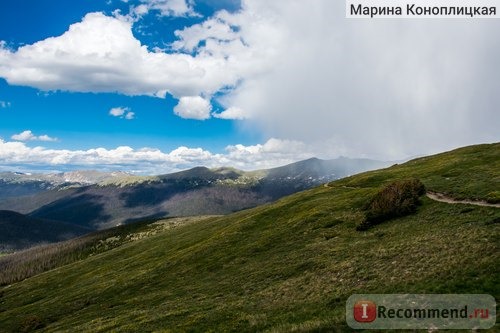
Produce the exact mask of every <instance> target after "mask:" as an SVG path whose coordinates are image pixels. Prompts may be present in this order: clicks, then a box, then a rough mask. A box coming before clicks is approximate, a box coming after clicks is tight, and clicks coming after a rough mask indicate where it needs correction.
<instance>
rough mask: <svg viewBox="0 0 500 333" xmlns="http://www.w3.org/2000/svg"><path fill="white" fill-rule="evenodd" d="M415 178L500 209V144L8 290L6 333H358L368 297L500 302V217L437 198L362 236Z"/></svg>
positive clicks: (420, 162)
mask: <svg viewBox="0 0 500 333" xmlns="http://www.w3.org/2000/svg"><path fill="white" fill-rule="evenodd" d="M410 177H415V178H418V179H420V180H421V181H422V182H423V183H424V184H425V186H426V187H427V189H428V190H432V191H435V192H440V193H446V194H447V195H449V196H452V197H455V198H467V199H476V200H488V201H490V202H495V201H498V193H499V190H500V144H492V145H481V146H473V147H467V148H463V149H459V150H456V151H453V152H449V153H445V154H440V155H436V156H432V157H426V158H420V159H417V160H414V161H410V162H408V163H406V164H403V165H396V166H393V167H391V168H388V169H384V170H379V171H374V172H368V173H364V174H361V175H357V176H353V177H350V178H346V179H343V180H340V181H336V182H332V183H330V184H327V185H326V186H320V187H318V188H315V189H313V190H309V191H305V192H301V193H298V194H295V195H292V196H289V197H286V198H284V199H281V200H279V201H277V202H275V203H273V204H268V205H264V206H260V207H257V208H254V209H250V210H247V211H242V212H238V213H235V214H232V215H228V216H224V217H214V218H208V219H204V220H200V221H198V222H193V223H188V224H185V225H183V226H179V227H177V228H167V229H165V230H162V231H160V232H156V233H153V234H151V235H148V236H147V237H139V238H138V239H137V240H135V241H133V242H123V243H120V245H119V246H116V247H112V248H111V249H110V250H108V251H104V252H100V253H97V254H95V255H92V256H87V257H86V258H84V259H82V260H79V261H75V262H72V263H70V264H67V265H64V266H61V267H58V268H56V269H53V270H51V271H47V272H45V273H42V274H39V275H36V276H33V277H31V278H29V279H26V280H24V281H22V282H17V283H14V284H12V285H10V286H4V287H2V288H1V289H0V331H5V332H10V331H31V330H35V329H38V330H40V331H47V332H52V331H57V332H61V331H62V332H64V331H66V332H74V331H75V330H77V331H88V332H100V331H131V332H132V331H173V332H183V331H212V332H223V331H236V332H253V331H268V332H293V331H295V332H308V331H315V332H318V331H325V332H331V331H334V332H335V331H337V332H344V331H350V329H349V328H348V327H347V326H346V324H345V319H344V316H345V314H344V312H345V301H346V299H347V298H348V297H349V296H350V295H352V294H354V293H487V294H491V295H493V296H494V297H495V298H496V299H499V298H500V288H499V285H500V271H499V267H500V260H499V257H498V253H499V250H500V249H499V245H500V244H499V239H500V225H499V221H500V209H498V208H494V207H478V206H473V205H462V204H447V203H440V202H435V201H432V200H430V199H428V198H425V197H424V198H423V199H422V201H423V202H422V205H421V206H419V207H418V210H417V212H416V213H415V214H413V215H409V216H406V217H401V218H397V219H393V220H391V221H388V222H384V223H382V224H380V225H376V226H374V227H372V228H371V229H369V230H368V231H363V232H361V231H356V226H357V225H359V224H360V223H361V222H362V221H363V219H364V212H363V207H365V206H366V204H367V202H369V201H370V198H371V197H373V195H374V194H375V193H377V191H379V190H380V189H381V188H382V187H383V186H384V185H386V184H387V183H389V182H392V181H394V180H398V179H406V178H410ZM496 329H497V330H498V325H497V327H496ZM491 331H494V329H493V330H491Z"/></svg>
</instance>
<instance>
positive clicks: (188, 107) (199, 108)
mask: <svg viewBox="0 0 500 333" xmlns="http://www.w3.org/2000/svg"><path fill="white" fill-rule="evenodd" d="M211 111H212V105H211V104H210V101H208V100H206V99H205V98H203V97H200V96H186V97H181V99H180V100H179V103H178V104H177V105H176V106H175V107H174V113H175V114H176V115H178V116H179V117H181V118H184V119H197V120H205V119H208V118H210V112H211Z"/></svg>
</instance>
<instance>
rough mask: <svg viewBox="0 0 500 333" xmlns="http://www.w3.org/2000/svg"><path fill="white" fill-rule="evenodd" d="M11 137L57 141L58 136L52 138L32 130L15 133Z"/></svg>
mask: <svg viewBox="0 0 500 333" xmlns="http://www.w3.org/2000/svg"><path fill="white" fill-rule="evenodd" d="M11 139H12V140H16V141H45V142H51V141H57V138H52V137H50V136H48V135H46V134H43V135H39V136H36V135H35V134H33V132H32V131H30V130H26V131H23V132H21V133H19V134H14V135H12V136H11Z"/></svg>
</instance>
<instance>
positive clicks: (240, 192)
mask: <svg viewBox="0 0 500 333" xmlns="http://www.w3.org/2000/svg"><path fill="white" fill-rule="evenodd" d="M387 164H388V163H387V162H380V161H374V160H368V159H349V158H338V159H335V160H320V159H317V158H312V159H308V160H304V161H300V162H297V163H293V164H289V165H286V166H282V167H278V168H273V169H267V170H258V171H250V172H247V171H242V170H237V169H233V168H216V169H208V168H206V167H196V168H193V169H189V170H185V171H181V172H176V173H172V174H166V175H159V176H135V175H131V174H128V173H124V172H113V173H104V172H97V171H75V172H70V173H60V174H21V173H5V172H4V173H1V174H0V193H2V195H1V196H0V210H9V211H14V212H17V213H21V214H25V215H26V219H27V220H30V219H38V220H43V221H45V222H44V223H46V224H47V223H49V224H50V223H54V221H56V222H58V223H64V224H65V225H67V224H70V225H74V226H76V229H75V230H74V234H75V235H77V234H79V231H80V230H102V229H106V228H109V227H113V226H116V225H121V224H127V223H130V222H134V221H139V220H144V219H152V218H160V217H172V216H197V215H224V214H228V213H231V212H235V211H240V210H243V209H247V208H251V207H255V206H258V205H261V204H264V203H267V202H272V201H274V200H277V199H279V198H281V197H283V196H286V195H289V194H292V193H296V192H299V191H302V190H306V189H308V188H311V187H314V186H317V185H319V184H322V183H326V182H328V181H331V180H334V179H339V178H342V177H346V176H348V175H351V174H356V173H359V172H363V171H366V170H372V169H377V168H380V167H383V166H387ZM0 219H1V217H0ZM30 221H31V220H30ZM47 221H52V222H47ZM6 225H7V224H6ZM0 232H2V230H0ZM3 245H4V247H12V246H14V245H15V244H3Z"/></svg>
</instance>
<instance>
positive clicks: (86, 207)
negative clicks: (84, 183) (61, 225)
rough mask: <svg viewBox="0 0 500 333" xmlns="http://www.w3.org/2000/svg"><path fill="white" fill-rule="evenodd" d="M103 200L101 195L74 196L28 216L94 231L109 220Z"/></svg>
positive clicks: (57, 201) (46, 206) (55, 202)
mask: <svg viewBox="0 0 500 333" xmlns="http://www.w3.org/2000/svg"><path fill="white" fill-rule="evenodd" d="M104 200H105V198H104V197H103V196H101V195H93V194H81V195H76V196H71V197H67V198H63V199H60V200H56V201H54V202H52V203H50V204H48V205H45V206H43V207H41V208H39V209H37V210H35V211H33V212H31V213H30V214H29V215H30V216H33V217H38V218H44V219H50V220H56V221H63V222H68V223H71V224H76V225H80V226H86V227H90V228H93V229H95V227H96V225H98V224H102V223H103V222H107V221H109V220H110V219H111V216H110V215H108V214H106V213H105V209H104Z"/></svg>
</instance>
